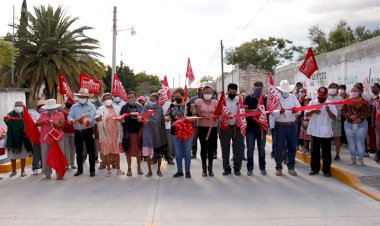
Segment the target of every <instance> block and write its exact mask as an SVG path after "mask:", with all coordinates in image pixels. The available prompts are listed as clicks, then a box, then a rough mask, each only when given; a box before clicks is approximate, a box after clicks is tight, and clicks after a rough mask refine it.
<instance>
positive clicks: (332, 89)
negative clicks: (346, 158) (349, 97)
mask: <svg viewBox="0 0 380 226" xmlns="http://www.w3.org/2000/svg"><path fill="white" fill-rule="evenodd" d="M338 87H339V85H338V84H336V83H331V84H330V85H329V89H328V97H327V100H328V101H329V102H340V101H343V98H342V97H341V96H340V95H339V93H338ZM341 109H342V105H337V110H338V115H337V116H336V120H334V121H332V122H331V123H332V131H333V134H334V142H335V153H336V154H335V158H334V161H340V157H339V153H340V146H341V144H340V137H341V136H342V125H341V124H342V122H341V117H340V110H341Z"/></svg>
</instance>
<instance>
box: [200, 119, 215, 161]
mask: <svg viewBox="0 0 380 226" xmlns="http://www.w3.org/2000/svg"><path fill="white" fill-rule="evenodd" d="M209 129H210V127H203V126H198V137H199V141H200V143H201V158H202V165H203V166H205V165H207V159H208V165H209V166H212V162H213V160H214V154H215V151H216V147H217V139H218V136H217V131H216V127H213V128H212V129H211V132H210V136H209V138H208V141H206V137H207V133H208V130H209Z"/></svg>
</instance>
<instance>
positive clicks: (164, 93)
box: [158, 75, 172, 106]
mask: <svg viewBox="0 0 380 226" xmlns="http://www.w3.org/2000/svg"><path fill="white" fill-rule="evenodd" d="M158 92H159V94H160V104H159V105H160V106H163V105H164V104H165V102H166V101H168V100H170V99H172V96H171V93H170V89H169V83H168V78H167V77H166V75H165V76H164V81H162V87H161V89H160V91H158Z"/></svg>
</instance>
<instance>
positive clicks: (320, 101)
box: [318, 97, 326, 104]
mask: <svg viewBox="0 0 380 226" xmlns="http://www.w3.org/2000/svg"><path fill="white" fill-rule="evenodd" d="M318 101H319V103H321V104H323V103H324V102H325V101H326V97H318Z"/></svg>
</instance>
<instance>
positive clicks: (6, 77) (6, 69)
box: [0, 40, 19, 87]
mask: <svg viewBox="0 0 380 226" xmlns="http://www.w3.org/2000/svg"><path fill="white" fill-rule="evenodd" d="M18 55H19V51H18V49H17V48H15V55H14V59H16V58H17V56H18ZM11 67H12V42H9V41H5V40H0V87H8V86H9V84H10V83H11V78H10V76H11Z"/></svg>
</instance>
